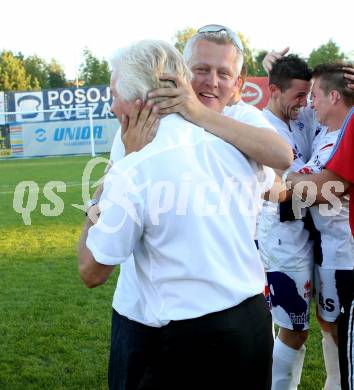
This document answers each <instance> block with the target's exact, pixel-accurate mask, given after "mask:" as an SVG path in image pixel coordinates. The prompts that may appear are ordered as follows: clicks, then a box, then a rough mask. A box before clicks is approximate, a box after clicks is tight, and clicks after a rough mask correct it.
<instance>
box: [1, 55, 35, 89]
mask: <svg viewBox="0 0 354 390" xmlns="http://www.w3.org/2000/svg"><path fill="white" fill-rule="evenodd" d="M31 89H32V86H31V77H30V76H28V75H27V73H26V69H25V67H24V66H23V62H22V60H21V59H20V58H18V57H16V56H15V55H14V54H13V53H12V52H11V51H6V50H4V51H3V52H2V53H1V54H0V91H16V90H17V91H18V90H20V91H28V90H31Z"/></svg>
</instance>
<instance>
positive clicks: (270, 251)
mask: <svg viewBox="0 0 354 390" xmlns="http://www.w3.org/2000/svg"><path fill="white" fill-rule="evenodd" d="M310 113H311V115H310ZM312 113H313V111H312V110H306V111H305V110H301V111H300V114H299V118H298V120H296V121H290V123H289V124H287V123H285V122H284V121H282V120H281V119H280V118H278V117H277V116H276V115H274V114H273V113H272V112H271V111H269V110H268V109H264V110H263V114H264V116H265V117H266V119H268V121H269V122H270V123H271V124H272V125H273V126H274V127H275V128H276V130H277V132H278V134H279V135H280V136H281V137H282V138H283V139H284V140H285V141H286V142H287V143H288V144H289V145H290V147H291V148H292V150H293V153H294V162H293V164H292V166H291V167H292V169H293V170H298V169H300V168H301V167H303V166H304V164H305V160H303V158H304V156H307V155H309V156H310V153H309V151H308V149H309V148H310V150H311V144H312V139H313V137H314V134H315V133H316V129H313V127H311V126H314V117H313V114H312ZM307 132H309V134H307ZM310 140H311V141H310ZM308 144H310V145H308ZM299 145H300V146H299ZM280 207H281V206H280V205H279V204H276V203H272V202H268V201H265V202H264V203H263V208H262V212H261V216H260V218H259V226H258V243H259V250H260V254H261V258H262V261H263V264H264V267H265V269H266V271H267V272H270V271H284V272H285V271H302V270H305V269H309V268H310V267H312V265H313V243H312V241H310V240H309V232H308V231H307V230H305V229H304V222H303V221H302V220H293V221H285V222H280Z"/></svg>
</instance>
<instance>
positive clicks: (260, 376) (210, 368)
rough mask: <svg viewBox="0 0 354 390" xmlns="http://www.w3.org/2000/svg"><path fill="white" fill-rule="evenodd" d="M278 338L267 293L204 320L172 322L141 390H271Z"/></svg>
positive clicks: (208, 316)
mask: <svg viewBox="0 0 354 390" xmlns="http://www.w3.org/2000/svg"><path fill="white" fill-rule="evenodd" d="M272 351H273V336H272V323H271V314H270V312H269V309H268V308H267V307H266V304H265V299H264V296H263V294H260V295H257V296H255V297H252V298H249V299H247V300H246V301H244V302H242V303H241V304H240V305H237V306H235V307H233V308H230V309H227V310H223V311H220V312H216V313H211V314H208V315H205V316H203V317H199V318H195V319H190V320H183V321H171V322H170V323H169V324H168V325H167V326H164V327H163V328H162V339H161V349H160V351H159V354H158V355H157V356H156V359H155V360H154V362H153V364H152V365H151V367H149V369H148V370H147V372H146V374H145V376H144V378H143V380H142V382H141V384H140V387H139V390H153V389H154V390H157V389H158V390H177V389H178V390H189V389H190V390H192V389H193V390H199V389H200V390H206V389H213V390H231V389H239V390H245V389H247V390H268V389H270V388H271V371H272Z"/></svg>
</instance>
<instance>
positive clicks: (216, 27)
mask: <svg viewBox="0 0 354 390" xmlns="http://www.w3.org/2000/svg"><path fill="white" fill-rule="evenodd" d="M217 32H224V33H225V34H227V35H228V36H229V37H230V38H231V39H232V41H233V43H234V44H235V46H236V47H238V48H239V49H240V50H241V52H242V53H243V44H242V42H241V39H240V38H239V36H238V35H237V34H236V33H234V32H233V31H232V30H230V29H229V28H227V27H225V26H221V25H220V24H207V25H206V26H203V27H200V29H198V31H197V33H198V34H200V33H217Z"/></svg>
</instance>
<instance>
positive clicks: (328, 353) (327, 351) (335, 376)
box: [321, 330, 341, 390]
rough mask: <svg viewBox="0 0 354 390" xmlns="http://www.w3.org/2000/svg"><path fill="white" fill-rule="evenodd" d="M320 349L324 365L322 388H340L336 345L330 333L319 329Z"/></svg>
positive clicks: (325, 389)
mask: <svg viewBox="0 0 354 390" xmlns="http://www.w3.org/2000/svg"><path fill="white" fill-rule="evenodd" d="M321 333H322V350H323V358H324V362H325V367H326V373H327V378H326V383H325V386H324V390H340V389H341V386H340V371H339V360H338V347H337V345H336V343H335V342H334V340H333V337H332V335H331V333H329V332H325V331H324V330H321Z"/></svg>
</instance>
